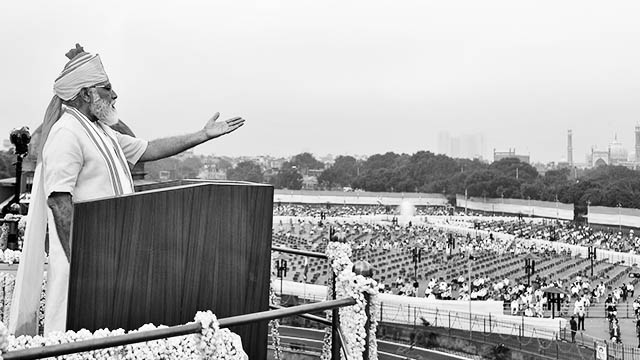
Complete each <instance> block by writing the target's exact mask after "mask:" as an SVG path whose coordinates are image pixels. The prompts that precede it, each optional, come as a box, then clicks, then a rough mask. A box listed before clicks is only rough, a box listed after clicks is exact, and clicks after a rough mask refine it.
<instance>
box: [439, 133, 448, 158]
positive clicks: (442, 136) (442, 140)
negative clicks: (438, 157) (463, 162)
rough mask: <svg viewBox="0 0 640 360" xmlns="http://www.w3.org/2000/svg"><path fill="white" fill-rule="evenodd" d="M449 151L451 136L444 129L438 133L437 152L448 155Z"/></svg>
mask: <svg viewBox="0 0 640 360" xmlns="http://www.w3.org/2000/svg"><path fill="white" fill-rule="evenodd" d="M450 153H451V136H449V133H448V132H446V131H441V132H439V133H438V154H444V155H449V154H450Z"/></svg>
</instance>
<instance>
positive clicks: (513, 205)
mask: <svg viewBox="0 0 640 360" xmlns="http://www.w3.org/2000/svg"><path fill="white" fill-rule="evenodd" d="M456 207H458V208H463V209H468V210H478V211H483V212H490V213H501V214H521V215H523V216H530V217H545V218H551V219H558V220H573V218H574V207H573V204H564V203H561V202H558V201H555V202H554V201H539V200H523V199H508V198H506V199H505V198H479V197H465V196H464V195H456Z"/></svg>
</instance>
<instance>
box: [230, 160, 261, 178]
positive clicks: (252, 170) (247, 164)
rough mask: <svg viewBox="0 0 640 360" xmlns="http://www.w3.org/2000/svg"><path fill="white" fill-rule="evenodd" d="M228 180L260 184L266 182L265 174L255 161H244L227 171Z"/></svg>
mask: <svg viewBox="0 0 640 360" xmlns="http://www.w3.org/2000/svg"><path fill="white" fill-rule="evenodd" d="M227 179H229V180H240V181H251V182H257V183H260V182H264V174H263V172H262V169H261V168H260V165H258V164H256V163H254V162H253V161H243V162H240V163H238V164H237V165H236V166H235V167H234V168H231V169H228V170H227Z"/></svg>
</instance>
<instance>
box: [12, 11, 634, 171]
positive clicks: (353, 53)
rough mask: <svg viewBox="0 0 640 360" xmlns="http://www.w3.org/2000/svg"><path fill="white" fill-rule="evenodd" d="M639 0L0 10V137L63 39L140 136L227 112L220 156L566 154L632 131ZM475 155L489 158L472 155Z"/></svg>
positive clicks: (53, 71)
mask: <svg viewBox="0 0 640 360" xmlns="http://www.w3.org/2000/svg"><path fill="white" fill-rule="evenodd" d="M638 19H640V2H638V1H593V2H592V1H557V0H556V1H529V2H526V3H525V2H524V1H513V0H508V1H477V0H470V1H448V0H447V1H442V0H438V1H425V0H420V1H407V0H401V1H399V0H390V1H380V0H363V1H348V0H339V1H331V0H322V1H304V0H289V1H272V0H260V1H238V0H234V1H224V2H223V1H211V0H207V1H198V2H196V1H172V2H163V1H146V2H143V1H113V0H110V1H101V2H97V1H55V2H54V1H0V49H2V56H1V57H0V138H7V137H8V136H7V135H6V134H8V132H9V131H10V130H11V128H13V127H16V126H21V125H29V126H30V127H31V128H32V129H34V128H35V127H36V126H37V125H38V124H39V123H40V122H41V121H42V116H43V114H44V110H45V108H46V106H47V104H48V102H49V100H50V98H51V96H52V86H53V81H54V79H55V78H56V76H57V75H58V74H59V72H60V71H61V70H62V68H63V66H64V64H65V63H66V58H65V57H64V54H65V53H66V52H67V51H68V50H69V49H70V48H71V47H73V45H74V44H75V43H76V42H79V43H81V44H82V45H83V46H84V48H85V49H86V50H87V51H90V52H94V53H95V52H97V53H99V54H100V55H101V57H102V61H103V63H104V66H105V68H106V70H107V73H108V74H109V77H110V79H111V82H112V84H113V86H114V89H115V90H116V92H117V93H118V95H119V99H118V103H117V107H118V109H119V112H120V116H121V118H122V119H123V120H124V121H125V122H127V123H128V124H129V125H130V126H131V128H132V129H133V130H134V131H135V132H136V133H137V135H138V136H140V137H143V138H147V139H154V138H158V137H163V136H167V135H173V134H182V133H188V132H191V131H195V130H198V129H199V128H201V127H202V126H203V125H204V123H205V122H206V121H207V119H208V118H209V117H210V116H211V115H212V114H213V113H214V112H216V111H219V112H221V114H222V118H228V117H232V116H242V117H244V118H245V119H247V123H246V125H245V126H244V127H243V128H241V129H240V130H238V131H237V132H236V133H234V134H232V135H228V136H227V137H225V138H222V139H219V140H218V141H216V140H214V141H212V142H211V143H208V144H205V145H201V146H199V147H198V148H197V150H196V152H198V153H205V154H208V153H214V154H219V155H258V154H272V155H294V154H297V153H300V152H302V151H310V152H312V153H314V154H317V155H323V154H327V153H332V154H373V153H380V152H386V151H395V152H406V153H413V152H415V151H418V150H432V151H435V150H437V135H438V133H439V132H441V131H448V132H449V133H450V134H452V135H456V134H460V135H461V134H465V133H470V132H480V133H484V135H485V138H486V142H487V146H486V147H487V150H488V152H489V151H491V149H493V148H496V149H498V150H506V149H508V148H516V150H517V151H518V152H519V153H525V154H530V155H531V157H532V160H533V161H558V160H561V159H566V133H567V130H568V129H573V133H574V148H575V150H574V159H575V161H579V162H582V161H584V156H585V154H586V152H587V151H588V150H589V149H590V147H591V146H592V145H597V146H598V147H599V148H606V146H607V144H608V143H609V142H610V141H611V140H612V139H613V137H614V135H615V134H616V133H617V134H618V139H619V140H620V141H622V142H623V143H624V145H625V146H626V147H627V148H628V149H629V151H632V150H633V146H634V145H633V141H634V140H633V137H634V135H633V132H634V127H635V125H636V124H637V123H638V121H640V42H639V40H640V21H638ZM487 155H488V154H487Z"/></svg>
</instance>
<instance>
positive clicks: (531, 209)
mask: <svg viewBox="0 0 640 360" xmlns="http://www.w3.org/2000/svg"><path fill="white" fill-rule="evenodd" d="M527 200H528V201H529V217H533V208H532V207H531V196H527Z"/></svg>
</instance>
